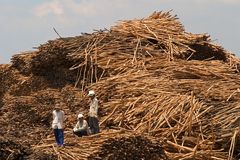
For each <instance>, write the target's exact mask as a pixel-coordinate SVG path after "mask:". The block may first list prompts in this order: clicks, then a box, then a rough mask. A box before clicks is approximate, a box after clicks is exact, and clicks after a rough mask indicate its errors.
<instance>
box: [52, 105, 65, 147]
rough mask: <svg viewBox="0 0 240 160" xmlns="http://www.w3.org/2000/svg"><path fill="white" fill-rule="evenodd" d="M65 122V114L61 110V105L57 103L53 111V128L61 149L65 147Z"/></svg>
mask: <svg viewBox="0 0 240 160" xmlns="http://www.w3.org/2000/svg"><path fill="white" fill-rule="evenodd" d="M63 121H64V112H63V111H62V110H61V106H60V104H59V103H57V104H56V106H55V108H54V111H53V122H52V128H53V133H54V136H55V140H56V143H57V145H58V146H61V147H63V146H64V134H63Z"/></svg>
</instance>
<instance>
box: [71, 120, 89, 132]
mask: <svg viewBox="0 0 240 160" xmlns="http://www.w3.org/2000/svg"><path fill="white" fill-rule="evenodd" d="M81 130H86V131H87V132H88V123H87V121H86V120H83V121H82V123H80V121H78V122H77V124H76V125H75V127H74V128H73V131H74V132H77V131H81Z"/></svg>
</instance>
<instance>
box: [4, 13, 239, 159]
mask: <svg viewBox="0 0 240 160" xmlns="http://www.w3.org/2000/svg"><path fill="white" fill-rule="evenodd" d="M239 79H240V59H239V58H238V57H236V56H235V55H234V54H233V53H230V52H228V51H226V50H225V49H224V48H223V47H221V46H219V45H217V44H214V43H213V42H212V41H211V37H210V35H208V34H193V33H189V32H187V31H185V29H184V27H183V25H182V24H181V23H180V22H179V20H178V18H177V17H176V16H173V15H171V12H154V13H153V14H152V15H150V16H149V17H146V18H142V19H134V20H123V21H120V22H118V23H117V24H116V25H115V26H112V27H111V28H110V29H108V30H107V29H105V30H99V31H94V32H93V33H82V35H79V36H76V37H66V38H61V37H60V38H58V39H55V40H49V41H48V42H46V43H45V44H42V45H40V46H39V47H38V48H37V50H35V51H30V52H22V53H20V54H16V55H14V56H13V57H12V59H11V64H4V65H0V131H1V134H0V159H8V160H15V159H30V160H35V159H40V160H47V159H53V160H54V159H56V160H82V159H95V160H96V159H106V160H115V159H152V160H178V159H181V160H191V159H195V160H202V159H204V160H206V159H209V160H237V159H239V158H240V80H239ZM89 90H95V92H96V94H97V97H98V99H99V101H100V110H99V121H100V130H101V133H99V134H96V135H90V136H85V137H81V138H79V137H76V136H75V135H73V132H72V129H73V127H74V125H75V123H76V121H77V120H76V119H77V115H78V114H79V113H83V114H84V115H85V117H86V118H87V114H88V110H89V105H88V103H89V101H88V97H87V93H88V91H89ZM56 103H60V104H61V107H62V108H63V111H64V112H65V114H66V120H65V129H64V133H65V147H64V148H62V147H57V146H56V145H55V141H54V136H53V133H52V129H51V122H52V111H53V108H54V105H55V104H56Z"/></svg>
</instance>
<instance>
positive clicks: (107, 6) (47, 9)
mask: <svg viewBox="0 0 240 160" xmlns="http://www.w3.org/2000/svg"><path fill="white" fill-rule="evenodd" d="M129 3H131V2H129V1H128V0H81V1H76V0H51V1H48V2H44V3H42V4H40V5H38V6H36V7H35V9H34V13H35V15H37V16H39V17H42V16H47V15H48V14H53V15H55V16H59V17H60V16H62V15H72V14H75V15H81V16H87V17H89V16H95V15H99V14H104V13H109V12H113V11H114V9H117V8H122V7H126V6H127V5H128V4H129Z"/></svg>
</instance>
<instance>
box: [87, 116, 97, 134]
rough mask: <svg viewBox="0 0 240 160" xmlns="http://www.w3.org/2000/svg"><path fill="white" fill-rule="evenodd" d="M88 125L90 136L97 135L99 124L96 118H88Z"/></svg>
mask: <svg viewBox="0 0 240 160" xmlns="http://www.w3.org/2000/svg"><path fill="white" fill-rule="evenodd" d="M88 123H89V127H90V130H91V133H92V134H96V133H99V124H98V119H97V118H96V117H89V122H88Z"/></svg>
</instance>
